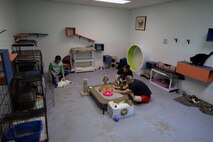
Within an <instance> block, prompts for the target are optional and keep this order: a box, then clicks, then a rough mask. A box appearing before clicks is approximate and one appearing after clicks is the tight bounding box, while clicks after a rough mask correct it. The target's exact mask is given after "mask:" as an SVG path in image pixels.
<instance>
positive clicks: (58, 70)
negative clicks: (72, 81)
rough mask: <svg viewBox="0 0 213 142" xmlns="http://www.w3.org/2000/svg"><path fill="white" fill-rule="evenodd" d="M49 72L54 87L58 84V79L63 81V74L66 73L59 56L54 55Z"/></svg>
mask: <svg viewBox="0 0 213 142" xmlns="http://www.w3.org/2000/svg"><path fill="white" fill-rule="evenodd" d="M49 72H50V74H51V76H52V81H53V84H54V85H55V87H57V86H58V82H59V81H60V80H63V81H65V75H67V73H65V72H64V67H63V63H62V62H61V56H59V55H57V56H55V60H54V61H52V62H50V64H49Z"/></svg>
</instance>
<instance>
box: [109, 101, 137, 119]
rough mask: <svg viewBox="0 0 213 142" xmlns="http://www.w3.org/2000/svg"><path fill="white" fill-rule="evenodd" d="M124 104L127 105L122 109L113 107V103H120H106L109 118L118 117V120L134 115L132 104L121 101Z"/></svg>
mask: <svg viewBox="0 0 213 142" xmlns="http://www.w3.org/2000/svg"><path fill="white" fill-rule="evenodd" d="M123 101H124V102H126V104H128V106H127V105H123V107H122V106H121V107H115V106H114V105H115V104H114V103H117V104H119V103H120V102H122V101H110V102H109V103H108V107H107V112H108V113H109V115H110V117H111V118H112V119H113V118H114V117H118V118H126V117H128V116H132V115H134V112H135V111H134V104H133V103H132V102H131V101H130V100H128V99H126V100H123Z"/></svg>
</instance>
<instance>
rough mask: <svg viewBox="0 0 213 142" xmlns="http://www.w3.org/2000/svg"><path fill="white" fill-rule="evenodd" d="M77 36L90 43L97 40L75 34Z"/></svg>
mask: <svg viewBox="0 0 213 142" xmlns="http://www.w3.org/2000/svg"><path fill="white" fill-rule="evenodd" d="M75 36H78V37H79V38H84V39H87V40H88V41H89V42H90V41H91V42H95V40H93V39H91V38H88V37H85V36H82V35H79V34H75Z"/></svg>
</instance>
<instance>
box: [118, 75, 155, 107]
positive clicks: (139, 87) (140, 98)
mask: <svg viewBox="0 0 213 142" xmlns="http://www.w3.org/2000/svg"><path fill="white" fill-rule="evenodd" d="M126 81H127V83H128V89H126V90H124V91H121V90H115V89H114V91H115V92H117V93H122V94H123V93H126V94H128V95H130V96H131V97H132V99H133V101H135V102H136V103H148V102H149V101H150V99H151V94H152V92H151V90H150V89H149V87H148V86H147V85H146V84H145V83H144V82H142V81H140V80H137V79H133V77H132V76H130V75H128V76H126Z"/></svg>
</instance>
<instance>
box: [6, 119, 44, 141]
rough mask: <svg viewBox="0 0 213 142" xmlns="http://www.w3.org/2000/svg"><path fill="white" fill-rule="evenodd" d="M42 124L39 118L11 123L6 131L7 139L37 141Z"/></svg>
mask: <svg viewBox="0 0 213 142" xmlns="http://www.w3.org/2000/svg"><path fill="white" fill-rule="evenodd" d="M42 128H43V125H42V121H41V120H35V121H32V122H27V123H21V124H17V125H13V126H12V127H10V128H9V130H8V131H7V140H8V141H9V140H14V141H15V142H39V140H40V135H41V131H42Z"/></svg>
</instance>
